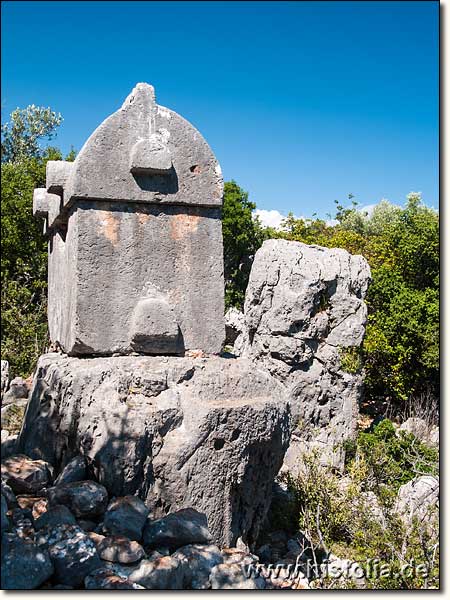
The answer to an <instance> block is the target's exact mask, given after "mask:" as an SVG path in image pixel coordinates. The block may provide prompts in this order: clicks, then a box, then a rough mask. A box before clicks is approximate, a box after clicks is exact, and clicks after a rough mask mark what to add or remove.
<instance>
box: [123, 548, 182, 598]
mask: <svg viewBox="0 0 450 600" xmlns="http://www.w3.org/2000/svg"><path fill="white" fill-rule="evenodd" d="M128 573H129V575H128V579H129V580H130V581H131V582H132V583H138V584H139V585H142V586H143V587H145V588H146V589H148V590H182V589H183V576H184V564H183V563H182V562H181V561H180V560H178V559H176V558H174V557H173V556H163V557H162V558H157V559H156V560H154V561H150V560H145V559H144V560H141V562H140V563H139V565H138V566H137V567H136V568H135V569H133V570H130V571H128Z"/></svg>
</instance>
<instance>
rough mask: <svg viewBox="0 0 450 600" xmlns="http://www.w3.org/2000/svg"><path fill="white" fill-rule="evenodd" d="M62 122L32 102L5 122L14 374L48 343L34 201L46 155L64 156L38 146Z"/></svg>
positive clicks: (9, 339) (5, 275)
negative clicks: (34, 217)
mask: <svg viewBox="0 0 450 600" xmlns="http://www.w3.org/2000/svg"><path fill="white" fill-rule="evenodd" d="M59 122H60V117H59V116H58V115H55V113H53V112H52V111H51V110H50V109H38V108H36V107H28V108H27V109H25V110H19V109H17V110H16V111H14V113H12V115H11V122H10V123H9V124H6V125H4V126H3V127H2V164H1V176H2V191H1V202H2V211H1V237H2V255H1V277H2V291H1V306H2V311H1V339H2V358H3V359H7V360H8V361H9V362H10V366H11V371H12V373H13V374H14V375H23V376H27V375H29V374H30V372H31V371H32V370H33V368H34V364H35V361H36V359H37V357H38V356H39V354H41V353H42V351H43V350H44V349H45V346H46V344H47V312H46V306H47V302H46V298H47V242H46V240H45V238H44V236H43V235H42V222H39V221H38V220H36V219H33V216H32V205H33V190H34V188H35V187H43V186H45V169H46V163H47V161H48V160H60V159H62V158H63V157H62V155H61V152H60V151H59V150H57V149H56V148H51V147H50V148H45V149H41V148H40V146H39V142H40V138H41V137H47V138H49V137H51V136H53V135H54V129H55V127H56V126H57V125H58V124H59ZM67 158H68V159H72V160H73V158H74V156H73V152H72V153H71V155H69V157H67Z"/></svg>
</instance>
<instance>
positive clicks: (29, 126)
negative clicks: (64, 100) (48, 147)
mask: <svg viewBox="0 0 450 600" xmlns="http://www.w3.org/2000/svg"><path fill="white" fill-rule="evenodd" d="M61 121H62V117H61V115H60V114H59V113H55V112H53V111H52V110H51V109H50V108H44V107H41V106H34V104H32V105H31V106H27V108H25V109H20V108H16V110H14V111H13V112H12V113H11V116H10V122H9V123H5V124H4V125H2V144H1V150H2V152H1V157H2V162H11V163H14V162H17V161H19V160H21V159H25V158H30V157H35V158H38V157H43V156H44V155H45V149H42V148H41V147H40V145H39V141H40V140H42V139H44V138H47V139H48V140H50V139H52V138H53V137H54V135H55V129H56V128H57V127H58V126H59V125H60V124H61Z"/></svg>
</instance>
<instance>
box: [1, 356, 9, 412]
mask: <svg viewBox="0 0 450 600" xmlns="http://www.w3.org/2000/svg"><path fill="white" fill-rule="evenodd" d="M8 387H9V362H8V361H7V360H2V361H1V387H0V391H1V397H2V402H3V394H4V393H5V392H7V391H8Z"/></svg>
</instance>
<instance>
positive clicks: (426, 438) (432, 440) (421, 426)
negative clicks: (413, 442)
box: [400, 417, 439, 446]
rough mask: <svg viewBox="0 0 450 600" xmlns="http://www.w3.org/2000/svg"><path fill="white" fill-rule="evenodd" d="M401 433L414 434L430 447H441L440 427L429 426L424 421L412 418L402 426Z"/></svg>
mask: <svg viewBox="0 0 450 600" xmlns="http://www.w3.org/2000/svg"><path fill="white" fill-rule="evenodd" d="M400 431H406V432H407V433H412V435H414V436H415V437H416V438H417V439H418V440H420V441H421V442H424V443H425V444H427V445H429V446H439V427H437V426H436V425H429V424H428V423H427V422H426V421H424V420H423V419H420V418H418V417H410V418H409V419H407V420H406V421H405V422H404V423H402V424H401V425H400Z"/></svg>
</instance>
